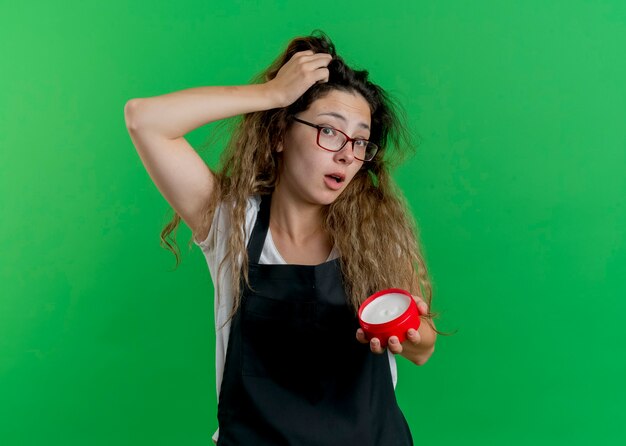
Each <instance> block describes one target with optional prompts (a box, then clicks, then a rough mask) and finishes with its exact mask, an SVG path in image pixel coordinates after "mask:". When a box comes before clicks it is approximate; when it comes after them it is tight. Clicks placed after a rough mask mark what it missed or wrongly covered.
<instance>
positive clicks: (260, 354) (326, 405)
mask: <svg viewBox="0 0 626 446" xmlns="http://www.w3.org/2000/svg"><path fill="white" fill-rule="evenodd" d="M270 202H271V195H265V196H263V197H262V199H261V207H260V210H259V214H258V216H257V220H256V224H255V226H254V229H253V231H252V235H251V237H250V241H249V243H248V247H247V249H248V256H249V270H248V271H249V279H250V285H251V288H252V290H251V289H250V288H248V287H246V286H245V282H244V281H243V280H242V295H241V298H242V300H241V306H240V307H239V310H238V311H237V313H236V314H235V316H234V317H233V319H232V321H231V327H230V337H229V340H228V350H227V353H226V362H225V365H224V376H223V379H222V386H221V388H220V397H219V402H218V415H217V417H218V422H219V439H218V443H217V444H218V445H219V446H266V445H267V446H269V445H271V446H281V445H296V446H308V445H311V446H326V445H329V446H330V445H332V446H337V445H340V446H351V445H359V446H405V445H413V439H412V437H411V432H410V430H409V426H408V424H407V422H406V420H405V418H404V416H403V414H402V412H401V410H400V408H399V407H398V404H397V401H396V396H395V392H394V388H393V382H392V379H391V371H390V368H389V359H388V357H387V353H386V352H385V354H383V355H377V354H374V353H372V352H371V351H370V348H369V345H367V344H361V343H359V342H358V341H357V340H356V338H355V334H356V330H357V328H358V327H359V323H358V319H357V317H356V316H355V315H354V312H353V310H352V307H351V306H350V305H349V302H348V301H347V299H346V294H345V290H344V285H343V281H342V274H341V269H340V265H339V259H334V260H331V261H328V262H325V263H322V264H320V265H266V264H263V265H261V264H259V263H258V262H259V259H260V257H261V251H262V250H263V244H264V242H265V237H266V236H267V231H268V228H269V218H270Z"/></svg>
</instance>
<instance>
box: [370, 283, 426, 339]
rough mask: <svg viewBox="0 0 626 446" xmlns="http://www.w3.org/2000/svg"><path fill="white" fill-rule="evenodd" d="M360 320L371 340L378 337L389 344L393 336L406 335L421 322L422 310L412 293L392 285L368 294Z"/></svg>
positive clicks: (399, 337)
mask: <svg viewBox="0 0 626 446" xmlns="http://www.w3.org/2000/svg"><path fill="white" fill-rule="evenodd" d="M359 324H360V325H361V328H362V329H363V331H364V332H365V337H366V338H367V339H368V340H371V339H372V338H378V339H379V340H380V345H381V347H383V348H385V347H387V343H388V341H389V338H390V337H391V336H397V337H398V341H400V342H403V341H404V340H405V339H406V332H407V331H408V330H409V329H410V328H414V329H415V330H417V329H418V328H419V326H420V317H419V310H418V309H417V303H416V302H415V299H414V298H413V296H411V293H409V292H408V291H405V290H402V289H400V288H388V289H386V290H382V291H379V292H377V293H375V294H372V295H371V296H370V297H368V298H367V299H366V300H365V302H363V303H362V304H361V306H360V307H359Z"/></svg>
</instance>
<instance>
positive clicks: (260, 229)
mask: <svg viewBox="0 0 626 446" xmlns="http://www.w3.org/2000/svg"><path fill="white" fill-rule="evenodd" d="M271 204H272V195H271V194H269V195H261V206H260V208H259V213H258V214H257V217H256V223H255V224H254V229H253V230H252V235H251V236H250V242H248V261H249V262H250V263H259V259H260V258H261V252H262V251H263V245H264V244H265V238H266V237H267V231H268V229H269V227H270V205H271Z"/></svg>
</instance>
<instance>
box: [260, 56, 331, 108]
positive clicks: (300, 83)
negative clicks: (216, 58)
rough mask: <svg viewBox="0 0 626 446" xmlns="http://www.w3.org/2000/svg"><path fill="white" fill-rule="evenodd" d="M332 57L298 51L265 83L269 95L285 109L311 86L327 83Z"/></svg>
mask: <svg viewBox="0 0 626 446" xmlns="http://www.w3.org/2000/svg"><path fill="white" fill-rule="evenodd" d="M332 59H333V56H331V55H330V54H327V53H314V52H313V51H311V50H306V51H298V52H297V53H295V54H294V55H293V56H291V59H289V61H287V63H286V64H285V65H283V66H282V67H281V68H280V70H278V73H276V77H274V79H271V80H269V81H268V82H266V83H265V85H266V87H267V88H268V89H269V91H270V94H271V95H273V96H274V97H275V98H276V101H277V102H278V104H279V107H287V106H288V105H291V104H292V103H294V102H295V101H296V99H298V98H299V97H300V96H302V95H303V94H304V93H305V92H306V91H307V90H308V89H309V88H310V87H311V86H312V85H313V84H315V83H317V82H328V76H329V71H328V68H327V66H328V64H329V63H330V61H331V60H332Z"/></svg>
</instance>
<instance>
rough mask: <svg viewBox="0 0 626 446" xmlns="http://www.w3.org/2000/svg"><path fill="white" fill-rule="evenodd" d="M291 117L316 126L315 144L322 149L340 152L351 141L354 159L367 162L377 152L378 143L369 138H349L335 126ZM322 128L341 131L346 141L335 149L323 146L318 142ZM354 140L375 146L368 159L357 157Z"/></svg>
mask: <svg viewBox="0 0 626 446" xmlns="http://www.w3.org/2000/svg"><path fill="white" fill-rule="evenodd" d="M291 118H292V119H293V120H294V121H298V122H300V123H302V124H306V125H308V126H309V127H313V128H316V129H317V145H318V146H319V147H320V149H324V150H326V151H327V152H333V153H334V152H341V150H342V149H343V148H344V147H345V146H346V144H347V143H349V142H352V154H353V156H354V158H355V159H358V160H359V161H363V162H366V163H368V162H370V161H372V160H373V159H374V157H375V156H376V154H377V153H378V149H379V147H378V145H376V144H375V143H373V142H371V141H369V140H367V139H363V138H350V137H349V136H348V135H346V134H345V133H344V132H342V131H341V130H339V129H336V128H335V127H329V126H327V125H319V124H313V123H312V122H307V121H304V120H302V119H300V118H296V117H295V116H294V115H291ZM322 129H331V130H334V131H335V132H339V133H341V134H342V135H343V136H345V137H346V141H345V142H344V143H343V144H342V145H341V147H339V148H338V149H337V150H331V149H327V148H326V147H323V146H322V145H321V144H320V133H321V131H322ZM354 141H366V142H367V143H368V144H372V145H373V146H374V147H375V148H376V149H375V150H374V154H373V155H372V157H371V158H370V159H368V160H366V159H363V158H359V157H358V156H356V154H355V153H354Z"/></svg>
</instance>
